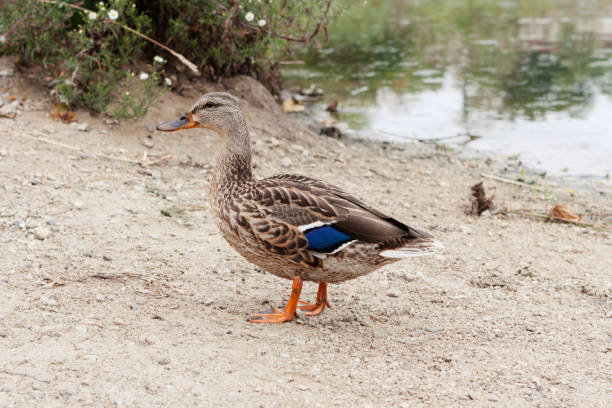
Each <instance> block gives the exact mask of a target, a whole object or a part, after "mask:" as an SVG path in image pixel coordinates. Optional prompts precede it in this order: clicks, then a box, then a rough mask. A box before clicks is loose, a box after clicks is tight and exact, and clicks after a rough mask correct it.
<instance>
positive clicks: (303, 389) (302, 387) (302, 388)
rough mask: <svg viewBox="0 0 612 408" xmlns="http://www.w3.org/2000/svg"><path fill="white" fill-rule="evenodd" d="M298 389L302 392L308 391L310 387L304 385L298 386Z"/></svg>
mask: <svg viewBox="0 0 612 408" xmlns="http://www.w3.org/2000/svg"><path fill="white" fill-rule="evenodd" d="M298 388H299V389H300V391H308V387H307V386H306V385H304V384H300V385H298Z"/></svg>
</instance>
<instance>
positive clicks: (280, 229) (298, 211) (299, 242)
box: [157, 92, 440, 323]
mask: <svg viewBox="0 0 612 408" xmlns="http://www.w3.org/2000/svg"><path fill="white" fill-rule="evenodd" d="M194 127H201V128H207V129H211V130H214V131H215V132H217V133H218V134H219V135H221V137H222V138H223V139H224V141H225V149H224V151H223V153H222V154H221V155H220V157H219V158H218V161H217V165H216V167H215V169H214V171H213V175H212V180H211V183H210V189H211V194H210V197H211V204H212V208H213V211H214V213H215V215H216V216H217V222H218V225H219V229H220V230H221V233H222V234H223V237H224V238H225V239H226V240H227V242H229V244H230V245H231V246H232V247H233V248H234V249H235V250H236V251H237V252H238V253H239V254H241V255H242V256H244V257H245V258H246V259H247V260H248V261H250V262H252V263H254V264H255V265H257V266H259V267H260V268H262V269H264V270H265V271H268V272H270V273H273V274H274V275H276V276H280V277H281V278H285V279H291V280H293V288H292V292H291V297H290V298H289V301H288V302H287V305H286V306H285V309H284V310H279V309H274V312H273V313H255V314H253V315H252V318H251V322H255V323H281V322H287V321H290V320H291V319H292V318H293V316H294V315H296V313H297V310H296V309H300V310H305V311H307V312H308V313H306V315H309V316H314V315H318V314H319V313H321V311H322V310H323V309H324V308H325V306H329V303H328V301H327V283H336V282H342V281H345V280H348V279H354V278H357V277H358V276H361V275H365V274H367V273H370V272H372V271H373V270H375V269H377V268H380V267H381V266H383V265H387V264H390V263H392V262H397V261H399V260H401V259H403V258H408V257H411V256H416V255H426V254H430V253H432V252H433V250H434V249H435V248H436V247H439V246H440V245H439V244H438V243H437V242H436V241H435V240H434V239H433V238H432V237H431V235H429V234H427V233H425V232H422V231H419V230H417V229H414V228H412V227H409V226H408V225H406V224H404V223H402V222H400V221H398V220H396V219H394V218H391V217H389V216H388V215H385V214H383V213H382V212H380V211H378V210H376V209H374V208H372V207H370V206H369V205H367V204H366V203H364V202H362V201H360V200H359V199H357V198H355V197H353V196H352V195H350V194H348V193H346V192H344V191H343V190H342V189H340V188H338V187H335V186H333V185H330V184H328V183H326V182H324V181H321V180H316V179H313V178H310V177H306V176H298V175H292V174H281V175H278V176H274V177H269V178H265V179H261V180H257V179H255V178H253V173H252V171H251V145H250V138H249V129H248V127H247V123H246V119H245V116H244V113H243V112H242V110H241V109H240V104H239V102H238V100H237V99H236V98H235V97H233V96H232V95H230V94H227V93H220V92H214V93H208V94H206V95H204V96H202V97H201V98H200V99H199V100H198V101H197V102H196V103H195V104H194V105H193V106H192V107H191V109H190V110H189V111H188V112H186V113H185V114H184V115H182V116H181V117H180V118H178V119H176V120H172V121H170V122H166V123H163V124H161V125H159V126H157V130H161V131H175V130H180V129H189V128H194ZM304 280H306V281H314V282H318V283H319V290H318V294H317V299H316V302H315V303H312V304H310V303H306V302H302V301H300V300H299V297H300V292H301V290H302V282H303V281H304Z"/></svg>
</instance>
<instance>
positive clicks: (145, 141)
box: [142, 139, 155, 149]
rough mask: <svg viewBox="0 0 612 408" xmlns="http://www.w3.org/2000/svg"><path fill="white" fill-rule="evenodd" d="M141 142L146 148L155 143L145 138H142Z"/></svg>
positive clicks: (151, 146)
mask: <svg viewBox="0 0 612 408" xmlns="http://www.w3.org/2000/svg"><path fill="white" fill-rule="evenodd" d="M142 144H143V145H144V146H145V147H146V148H147V149H151V148H153V146H155V145H154V144H153V142H151V141H150V140H147V139H143V140H142Z"/></svg>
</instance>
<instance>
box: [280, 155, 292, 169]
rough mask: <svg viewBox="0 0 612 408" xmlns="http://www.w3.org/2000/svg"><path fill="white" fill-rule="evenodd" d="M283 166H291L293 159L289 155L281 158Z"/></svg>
mask: <svg viewBox="0 0 612 408" xmlns="http://www.w3.org/2000/svg"><path fill="white" fill-rule="evenodd" d="M281 167H291V159H290V158H288V157H283V159H282V160H281Z"/></svg>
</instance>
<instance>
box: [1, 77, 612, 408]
mask: <svg viewBox="0 0 612 408" xmlns="http://www.w3.org/2000/svg"><path fill="white" fill-rule="evenodd" d="M229 86H231V89H230V91H234V92H235V93H237V94H238V95H239V96H241V97H242V98H243V99H244V100H245V107H246V110H247V114H248V119H249V123H250V126H251V129H252V137H253V146H254V162H255V163H256V168H255V173H256V174H257V175H259V176H266V175H271V174H275V173H279V172H291V173H302V174H307V175H310V176H314V177H319V178H323V179H325V180H328V181H330V182H332V183H334V184H337V185H340V186H342V187H344V188H346V189H347V190H349V191H351V192H354V193H356V194H357V195H358V196H361V197H363V198H365V199H366V201H368V202H370V203H374V204H377V205H378V207H379V208H380V209H382V210H384V211H385V212H388V213H390V214H393V215H394V216H395V217H397V218H399V219H401V220H404V221H405V222H407V223H409V224H411V225H414V226H415V227H419V228H423V229H425V230H428V231H430V232H431V233H433V234H434V235H436V236H437V237H438V238H439V239H440V240H441V241H442V242H443V243H444V244H445V249H444V250H443V251H441V252H440V253H439V254H437V255H435V256H432V257H427V258H417V259H414V260H410V261H404V262H402V263H399V264H395V265H393V266H391V267H387V268H385V269H382V270H380V271H377V272H375V273H373V274H371V275H369V276H366V277H363V278H361V279H357V280H354V281H350V282H347V283H345V284H342V285H333V286H330V289H329V295H330V300H331V304H332V308H331V309H327V310H325V312H324V313H323V314H322V315H321V316H319V317H313V318H306V317H304V318H302V319H299V320H297V321H295V322H292V323H289V324H283V325H273V326H268V325H254V324H249V323H247V321H246V316H247V314H248V313H249V312H254V311H261V310H265V309H266V308H268V307H269V305H274V306H280V305H282V304H283V303H284V301H285V299H286V298H287V296H288V295H289V287H290V283H289V282H288V281H284V280H281V279H279V278H276V277H274V276H272V275H270V274H266V273H264V272H262V271H261V270H258V269H257V268H256V267H254V266H253V265H250V264H248V263H247V262H245V261H244V260H243V259H242V258H240V256H238V255H237V254H236V253H235V252H234V251H233V250H232V249H231V248H230V247H229V246H228V245H227V244H226V243H225V242H224V241H223V240H222V238H221V236H220V235H219V233H218V232H217V230H216V227H215V225H214V222H213V220H212V216H211V214H210V213H209V210H208V183H209V176H210V172H211V166H212V165H213V163H214V158H215V156H216V155H217V153H218V152H219V148H220V140H219V137H218V136H217V135H216V134H213V133H210V132H208V131H205V130H200V129H197V130H193V131H186V132H183V133H175V134H170V135H167V134H158V133H154V132H151V131H150V130H149V129H147V127H149V128H151V127H153V126H154V125H155V124H156V123H157V122H158V121H161V120H163V119H168V118H172V117H174V116H175V115H176V114H177V113H178V112H183V111H184V110H185V109H186V108H187V107H188V106H189V105H190V104H191V103H192V97H195V96H196V95H197V94H198V93H200V92H204V91H208V90H212V89H213V88H216V89H221V88H223V86H222V85H215V86H212V85H209V86H206V85H205V86H199V87H195V88H194V89H193V90H192V91H191V93H192V94H191V95H189V97H187V98H185V97H180V96H177V95H175V94H170V93H169V94H166V95H164V96H163V97H162V99H161V100H160V101H159V102H158V103H157V104H156V105H155V106H154V108H153V109H152V110H151V112H150V113H149V115H148V116H147V117H146V118H144V119H143V120H139V121H134V122H130V123H124V124H121V125H120V126H118V125H113V124H110V125H109V124H105V123H104V121H103V120H101V119H99V118H91V117H89V116H88V115H87V114H85V113H83V112H77V118H78V121H79V123H80V125H75V126H70V125H65V124H62V123H59V122H54V121H52V120H51V119H50V118H49V115H48V112H49V109H50V105H49V101H48V100H47V99H46V97H45V96H44V95H43V94H42V93H41V92H40V91H38V90H35V89H32V88H30V87H28V86H25V85H24V84H22V83H21V82H20V80H19V79H18V78H16V77H15V76H5V77H2V78H0V94H1V93H5V95H4V97H5V98H7V97H8V94H10V95H19V96H21V95H23V96H24V97H25V100H24V101H23V107H22V106H20V107H19V109H18V114H17V116H16V118H15V119H14V120H10V119H1V120H0V248H1V249H0V298H1V299H2V300H1V301H0V350H2V351H1V352H0V405H2V406H33V405H37V406H66V405H75V406H76V405H78V406H121V407H132V406H224V407H225V406H255V407H256V406H263V407H274V406H279V407H281V406H282V407H285V406H313V407H317V406H321V407H325V406H338V407H349V406H356V407H366V406H371V407H389V406H397V407H419V406H466V407H485V406H486V407H491V406H499V407H505V406H541V407H553V406H560V407H608V406H610V405H611V404H612V388H611V386H610V384H612V363H611V356H612V349H611V348H610V345H611V344H612V341H611V340H612V338H611V337H612V307H611V301H610V298H611V296H612V293H611V283H610V282H611V274H612V250H611V248H612V237H611V233H610V232H609V231H606V230H597V229H593V228H583V227H580V226H576V225H567V224H558V223H544V222H541V221H538V220H536V219H529V218H523V217H516V216H511V215H503V214H501V213H499V214H491V213H489V212H487V213H485V215H484V216H483V217H480V218H474V217H470V216H467V215H465V214H464V206H465V205H467V203H468V200H467V196H468V194H469V187H470V186H471V185H473V184H474V183H475V182H477V181H480V180H484V181H485V187H486V188H487V190H488V191H489V192H494V194H495V202H496V203H497V205H498V207H500V208H504V207H507V208H511V209H519V210H527V211H544V209H545V207H546V205H547V204H546V202H545V201H544V200H542V199H541V198H540V194H538V193H534V192H532V190H531V189H530V188H529V187H523V186H517V185H512V184H507V183H502V182H497V181H494V180H491V179H486V178H482V177H481V173H483V172H491V169H490V168H489V167H488V165H487V164H486V163H484V162H482V161H481V160H477V159H473V160H469V159H463V158H460V157H458V156H456V155H455V154H453V153H452V152H447V151H443V150H438V149H436V147H435V146H429V145H422V144H410V145H405V146H396V145H380V144H374V143H371V144H367V143H358V142H350V141H344V142H342V143H341V142H337V141H335V140H332V139H328V138H325V137H321V136H318V135H315V134H312V133H311V132H310V131H308V130H307V129H305V128H303V127H301V126H300V125H297V124H296V123H295V122H294V121H293V120H292V119H291V118H290V117H287V116H286V115H285V114H284V113H282V112H280V111H279V110H278V108H277V107H276V106H275V105H271V104H272V100H271V98H270V97H269V95H267V94H266V93H265V92H264V91H263V90H262V89H261V88H259V87H257V86H256V84H253V83H251V82H250V81H248V80H245V79H238V80H234V81H232V82H231V83H229ZM272 107H273V108H272ZM83 123H87V125H83ZM83 129H86V130H87V131H84V130H83ZM149 136H150V137H149ZM33 138H38V139H33ZM41 138H44V139H47V140H50V141H52V142H55V143H56V144H49V143H45V142H42V141H41V140H40V139H41ZM58 144H65V145H69V146H73V147H78V148H80V149H82V151H74V150H70V149H68V148H66V147H65V146H61V145H58ZM103 155H104V156H108V157H114V158H115V159H108V158H105V157H103ZM117 158H119V159H117ZM128 160H130V161H145V162H147V163H149V162H153V163H154V164H152V165H150V166H142V165H138V164H135V163H132V162H130V161H128ZM561 193H562V192H559V194H561ZM571 200H572V203H573V205H574V206H576V207H577V208H578V210H579V211H585V210H587V209H588V210H590V211H592V213H597V214H606V213H607V214H609V213H611V212H612V210H611V208H610V207H609V206H608V207H606V206H605V205H606V204H605V202H602V201H601V200H599V199H597V200H595V199H594V197H592V196H589V195H588V194H579V193H576V195H575V196H574V197H571ZM315 293H316V286H315V285H305V290H304V294H303V296H304V299H309V298H311V299H314V296H315Z"/></svg>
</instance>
